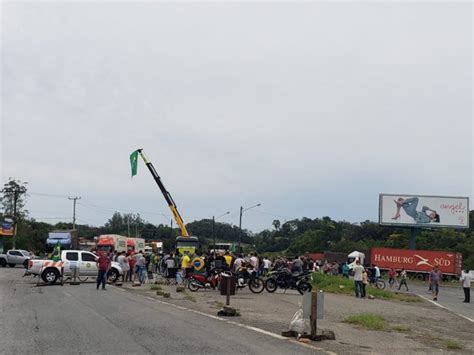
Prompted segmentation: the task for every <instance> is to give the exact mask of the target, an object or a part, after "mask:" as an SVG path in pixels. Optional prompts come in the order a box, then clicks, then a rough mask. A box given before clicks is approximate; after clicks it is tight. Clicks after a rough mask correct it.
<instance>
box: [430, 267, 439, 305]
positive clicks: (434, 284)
mask: <svg viewBox="0 0 474 355" xmlns="http://www.w3.org/2000/svg"><path fill="white" fill-rule="evenodd" d="M440 276H441V274H440V272H439V270H438V266H434V267H433V271H431V272H430V288H431V292H432V293H433V301H437V300H438V293H439V279H440Z"/></svg>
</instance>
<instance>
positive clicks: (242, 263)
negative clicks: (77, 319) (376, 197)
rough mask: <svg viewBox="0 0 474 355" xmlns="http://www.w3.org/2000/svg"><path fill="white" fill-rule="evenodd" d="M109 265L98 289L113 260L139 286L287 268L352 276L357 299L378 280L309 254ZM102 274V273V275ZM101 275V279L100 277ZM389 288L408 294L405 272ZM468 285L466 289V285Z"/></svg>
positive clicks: (391, 274)
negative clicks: (156, 277)
mask: <svg viewBox="0 0 474 355" xmlns="http://www.w3.org/2000/svg"><path fill="white" fill-rule="evenodd" d="M104 257H105V259H106V260H108V261H109V264H107V262H106V261H105V260H104V258H102V260H101V259H100V258H99V261H98V263H99V278H98V280H97V289H98V288H99V285H100V283H102V285H103V288H104V289H105V275H106V274H107V271H108V269H110V262H111V261H116V262H118V263H119V264H120V266H121V268H122V270H123V271H124V273H123V275H122V281H123V282H137V281H138V283H139V284H141V285H142V284H144V283H146V281H147V279H148V274H149V273H153V274H160V275H162V276H163V277H165V278H174V279H176V280H177V281H178V282H179V281H181V280H182V279H184V278H186V277H188V276H189V275H190V274H192V273H201V274H204V275H206V276H211V273H212V270H215V269H220V270H223V271H231V272H233V273H235V274H237V273H238V272H239V271H240V269H241V268H242V267H245V268H250V269H252V270H255V272H256V274H257V276H265V275H267V274H268V272H269V271H270V270H279V269H285V268H286V269H288V271H290V272H291V273H293V274H301V273H304V272H306V271H312V272H320V273H324V274H329V275H339V276H342V277H345V278H349V275H350V274H351V275H353V279H354V290H355V296H356V297H358V298H365V297H366V287H367V285H369V284H372V285H376V283H377V281H378V280H379V279H380V277H381V272H380V268H379V267H378V266H377V265H375V264H372V265H371V266H370V267H364V266H363V265H361V264H360V261H356V265H354V266H353V267H352V269H351V268H350V267H349V265H348V263H347V262H344V263H337V262H332V263H330V262H327V261H324V262H322V261H320V260H313V259H311V258H310V257H309V256H308V254H305V255H302V256H295V257H292V258H288V257H283V256H278V257H273V258H270V257H267V256H262V255H259V254H257V253H256V252H252V253H250V254H247V255H246V254H235V253H233V252H231V251H221V252H218V253H211V252H209V251H208V252H207V253H204V254H201V253H199V252H198V253H195V254H191V253H190V252H188V251H185V252H184V253H183V254H180V253H173V252H170V253H166V254H164V253H143V251H142V250H140V251H139V252H138V253H133V252H116V251H115V252H111V253H109V254H108V255H105V256H104ZM101 273H102V274H101ZM101 276H102V277H101ZM440 279H441V272H440V271H439V269H438V267H436V266H435V267H433V270H432V271H431V272H430V274H429V285H430V290H431V291H432V294H433V300H437V298H438V293H439V281H440ZM462 281H463V288H464V292H465V300H464V302H469V301H470V297H469V293H470V292H469V291H466V290H469V288H470V282H471V280H470V278H469V277H468V276H464V278H463V280H462ZM388 284H389V288H391V289H392V288H396V289H398V290H400V289H401V287H402V286H404V287H405V290H406V291H408V284H407V272H406V270H405V269H403V268H402V269H401V270H395V269H393V268H392V269H390V270H389V271H388ZM466 285H468V286H466Z"/></svg>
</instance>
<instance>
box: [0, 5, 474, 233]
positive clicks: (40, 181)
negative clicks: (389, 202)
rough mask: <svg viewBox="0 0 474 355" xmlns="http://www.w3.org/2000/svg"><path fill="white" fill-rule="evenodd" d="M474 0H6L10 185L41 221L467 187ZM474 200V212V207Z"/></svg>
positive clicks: (325, 202) (361, 214)
mask: <svg viewBox="0 0 474 355" xmlns="http://www.w3.org/2000/svg"><path fill="white" fill-rule="evenodd" d="M472 14H473V11H472V4H471V3H470V2H459V3H456V2H411V1H405V2H355V1H354V2H349V1H348V2H316V1H315V2H224V3H217V2H194V3H186V2H175V3H171V2H152V1H147V2H139V3H131V2H120V3H119V2H117V3H115V2H110V1H108V2H83V3H79V2H63V3H59V2H36V3H33V2H23V3H22V2H5V1H4V2H2V4H1V55H0V59H1V144H0V149H1V151H0V153H1V165H0V167H1V182H2V185H3V184H4V183H6V182H7V181H8V178H9V177H13V178H15V179H19V180H21V181H27V182H28V189H29V194H28V196H27V209H28V210H29V211H30V216H31V217H34V218H35V219H37V220H42V221H46V222H49V223H54V222H56V221H71V220H72V210H73V203H72V201H71V200H69V199H68V198H67V197H68V196H69V197H74V196H80V197H81V199H80V200H78V201H77V202H78V203H77V206H76V207H77V208H76V217H77V222H78V223H81V224H89V225H95V226H98V225H103V224H104V223H105V222H106V221H107V220H108V219H109V218H110V217H111V215H112V213H113V211H119V212H122V213H140V214H141V216H142V218H144V219H146V220H148V221H150V222H151V223H154V224H160V223H163V224H169V223H170V218H171V214H170V211H169V209H168V207H167V205H166V203H165V200H164V198H163V196H162V195H161V193H160V191H159V189H158V187H157V186H156V184H155V182H154V180H153V179H152V176H151V175H150V173H149V172H148V171H147V169H146V167H145V165H144V164H143V162H142V161H139V167H138V175H137V176H135V177H134V178H133V179H131V176H130V166H129V155H130V153H132V151H134V150H135V149H137V148H143V149H144V152H145V153H146V155H147V157H148V158H149V160H150V161H151V162H152V163H153V164H154V166H155V168H156V170H157V171H158V173H159V174H160V176H161V178H162V180H163V182H164V184H165V186H166V188H167V189H168V191H169V192H170V193H171V195H172V197H173V199H174V200H175V202H176V204H177V206H178V209H179V210H180V212H181V214H182V216H183V219H184V221H185V222H191V221H193V220H199V219H202V218H212V216H216V217H218V216H221V215H222V214H224V213H225V212H227V211H229V212H230V214H228V215H225V216H223V217H220V218H219V221H221V222H225V223H231V224H234V225H238V224H239V208H240V206H243V207H244V208H247V207H252V206H254V205H256V204H258V203H260V204H261V206H259V207H255V208H251V209H249V210H247V211H245V212H244V213H243V219H242V226H243V228H246V229H249V230H251V231H253V232H259V231H261V230H263V229H270V228H272V221H273V220H274V219H279V220H280V221H281V222H282V223H283V222H284V221H287V220H291V219H294V218H302V217H309V218H316V217H323V216H330V217H331V218H333V219H335V220H346V221H349V222H352V223H357V222H360V221H365V220H373V221H376V220H377V218H378V196H379V193H397V194H398V193H400V194H425V195H441V196H443V195H446V196H468V197H470V198H471V199H472V196H473V190H474V188H473V175H474V172H473V144H472V141H473V132H474V131H473V120H472V102H473V100H472V82H473V76H472ZM471 209H472V208H471Z"/></svg>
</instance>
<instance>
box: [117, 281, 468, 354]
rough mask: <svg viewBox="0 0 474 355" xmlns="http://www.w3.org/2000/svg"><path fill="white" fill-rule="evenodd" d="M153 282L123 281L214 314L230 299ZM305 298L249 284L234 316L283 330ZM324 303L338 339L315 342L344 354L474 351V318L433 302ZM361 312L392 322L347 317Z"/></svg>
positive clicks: (235, 299) (342, 299)
mask: <svg viewBox="0 0 474 355" xmlns="http://www.w3.org/2000/svg"><path fill="white" fill-rule="evenodd" d="M150 286H151V285H149V284H147V285H144V286H141V287H132V286H131V285H130V284H124V286H122V287H123V288H125V289H127V290H128V291H130V292H134V293H138V294H142V295H146V296H148V297H154V298H158V299H160V300H164V301H166V302H169V303H173V304H176V305H179V306H183V307H187V308H191V309H195V310H199V311H201V312H205V313H208V314H212V315H217V311H218V310H219V309H220V308H221V307H222V306H223V304H224V303H225V296H220V294H219V292H218V291H213V290H199V291H198V292H190V291H189V290H186V292H184V293H181V292H180V293H177V292H176V286H165V285H160V286H161V288H162V289H163V291H165V292H169V293H170V298H166V299H164V298H163V297H162V296H157V295H156V291H155V290H151V289H150ZM301 303H302V296H300V295H299V294H298V293H296V292H295V291H287V292H286V293H283V292H281V291H279V290H278V291H277V292H275V293H273V294H271V293H268V292H266V291H264V292H263V293H261V294H253V293H251V292H250V291H249V290H247V289H244V290H241V291H239V292H238V293H237V295H236V296H232V298H231V306H232V307H235V308H237V309H239V310H240V314H241V316H240V317H233V318H232V321H235V322H239V323H242V324H246V325H250V326H254V327H258V328H261V329H264V330H267V331H270V332H273V333H276V334H281V332H282V331H285V330H288V325H289V322H290V320H291V318H292V316H293V315H294V313H295V312H296V311H297V310H298V307H299V305H300V304H301ZM324 306H325V314H324V319H322V320H319V321H318V328H319V329H328V330H332V331H334V332H335V334H336V340H333V341H323V342H317V344H315V345H317V346H318V347H321V348H324V349H326V350H330V351H334V352H336V353H340V354H348V353H351V354H359V353H360V354H362V353H405V354H406V353H435V352H446V351H455V352H458V353H474V331H473V324H472V323H471V322H469V321H468V320H465V319H463V318H461V317H459V316H456V315H455V314H453V313H451V312H449V311H447V310H444V309H442V308H439V307H436V306H435V305H433V304H431V303H429V302H425V301H421V302H416V303H414V302H410V303H405V302H400V301H385V300H378V299H374V300H369V299H357V298H355V297H352V296H347V295H336V294H330V293H326V294H325V301H324ZM359 313H371V314H377V315H381V316H383V317H384V318H385V319H386V321H387V324H388V325H389V326H388V327H387V329H386V330H383V331H374V330H367V329H363V328H360V327H358V326H354V325H351V324H347V323H344V319H345V318H346V317H347V316H349V315H354V314H359Z"/></svg>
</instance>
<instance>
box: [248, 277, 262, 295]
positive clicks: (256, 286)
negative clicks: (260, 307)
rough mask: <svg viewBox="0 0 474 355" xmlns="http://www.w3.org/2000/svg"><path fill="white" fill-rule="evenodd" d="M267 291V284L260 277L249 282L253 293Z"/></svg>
mask: <svg viewBox="0 0 474 355" xmlns="http://www.w3.org/2000/svg"><path fill="white" fill-rule="evenodd" d="M264 289H265V282H264V281H263V279H261V278H260V277H256V278H253V279H250V280H249V290H250V291H252V292H253V293H262V292H263V290H264Z"/></svg>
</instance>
